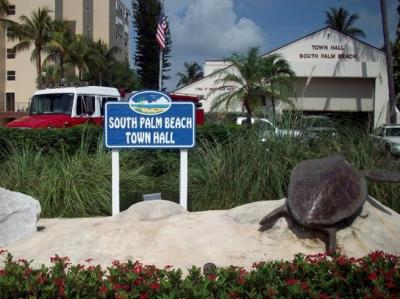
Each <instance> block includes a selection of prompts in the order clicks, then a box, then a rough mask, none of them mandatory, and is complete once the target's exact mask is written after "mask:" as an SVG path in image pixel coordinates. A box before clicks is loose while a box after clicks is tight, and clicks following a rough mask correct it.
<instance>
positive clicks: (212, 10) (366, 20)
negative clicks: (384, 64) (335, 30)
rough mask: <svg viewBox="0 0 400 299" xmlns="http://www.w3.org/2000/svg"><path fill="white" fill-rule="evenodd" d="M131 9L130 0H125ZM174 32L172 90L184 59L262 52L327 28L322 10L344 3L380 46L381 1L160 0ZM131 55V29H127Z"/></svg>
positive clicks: (392, 23)
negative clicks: (129, 30) (129, 37)
mask: <svg viewBox="0 0 400 299" xmlns="http://www.w3.org/2000/svg"><path fill="white" fill-rule="evenodd" d="M123 1H124V2H125V4H126V5H127V7H129V8H131V5H130V2H131V0H123ZM399 3H400V2H399V1H398V0H386V5H387V14H388V20H389V33H390V37H391V39H392V40H394V39H395V38H396V28H397V22H398V20H399V16H398V13H397V11H396V9H397V5H398V4H399ZM164 6H165V14H166V16H167V17H168V20H169V26H170V27H169V30H170V32H171V36H172V50H171V58H170V62H171V72H169V75H170V76H171V79H170V80H168V81H167V82H165V86H166V87H167V89H168V90H169V91H172V90H174V89H176V84H177V82H178V80H179V79H178V77H177V76H176V73H177V72H183V71H184V67H183V63H184V62H185V61H187V62H193V61H195V62H197V63H198V64H199V65H201V66H203V63H204V61H205V60H207V59H223V58H226V57H228V56H230V54H232V53H233V52H245V51H246V50H247V49H248V48H249V47H254V46H256V47H260V52H261V53H265V52H268V51H270V50H273V49H275V48H278V47H280V46H283V45H285V44H288V43H290V42H292V41H295V40H296V39H299V38H301V37H303V36H306V35H308V34H310V33H313V32H315V31H317V30H319V29H321V28H323V27H325V26H326V25H325V20H326V14H325V11H326V10H329V8H330V7H335V8H339V7H340V6H342V7H343V8H345V9H347V10H348V11H349V12H350V13H351V14H357V15H358V16H359V19H358V20H357V21H356V23H355V25H356V27H358V28H360V29H362V30H363V31H364V33H365V34H366V38H361V40H362V41H364V42H366V43H368V44H370V45H372V46H375V47H378V48H380V47H382V45H383V33H382V24H381V13H380V0H164ZM131 35H132V38H131V45H130V46H131V51H130V52H131V54H130V56H131V57H132V56H133V55H134V49H135V44H134V38H133V36H134V32H133V30H132V32H131Z"/></svg>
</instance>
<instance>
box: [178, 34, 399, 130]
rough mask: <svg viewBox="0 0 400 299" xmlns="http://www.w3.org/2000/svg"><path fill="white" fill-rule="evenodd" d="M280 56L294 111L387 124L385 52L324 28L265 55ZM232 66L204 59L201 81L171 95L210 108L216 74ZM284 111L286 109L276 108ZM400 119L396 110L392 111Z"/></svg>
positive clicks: (387, 96) (206, 108) (213, 96)
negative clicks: (289, 77) (290, 75)
mask: <svg viewBox="0 0 400 299" xmlns="http://www.w3.org/2000/svg"><path fill="white" fill-rule="evenodd" d="M273 53H279V54H281V55H282V56H283V57H284V58H285V59H286V60H287V61H288V62H289V63H290V66H291V67H292V69H293V71H294V72H295V74H296V79H295V94H296V97H295V98H293V100H294V103H295V106H296V109H298V110H301V111H304V112H307V113H357V114H358V115H359V116H360V115H361V116H362V117H363V118H364V117H365V119H368V118H371V119H373V122H374V126H378V125H379V124H382V123H386V118H387V108H388V102H389V91H388V80H387V73H386V60H385V54H384V52H382V51H381V50H379V49H377V48H375V47H373V46H371V45H368V44H366V43H364V42H362V41H360V40H358V39H355V38H353V37H350V36H348V35H346V34H343V33H341V32H338V31H336V30H334V29H333V28H330V27H326V28H323V29H321V30H319V31H317V32H315V33H312V34H310V35H307V36H305V37H303V38H301V39H299V40H296V41H294V42H292V43H290V44H288V45H285V46H283V47H280V48H278V49H276V50H273V51H271V52H268V53H266V54H265V55H263V56H267V55H270V54H273ZM222 68H228V69H229V68H232V71H234V70H233V67H230V66H229V65H228V64H226V62H224V61H223V60H219V61H218V60H212V61H206V62H205V64H204V78H203V79H201V80H199V81H197V82H195V83H193V84H191V85H189V86H185V87H183V88H180V89H178V90H175V91H174V92H175V93H186V94H193V95H200V96H203V97H204V98H205V101H203V107H204V110H205V111H206V112H208V111H209V110H210V107H211V103H212V101H213V99H214V98H215V97H216V95H217V94H218V93H213V94H210V91H211V90H213V89H214V88H216V87H219V86H217V84H216V83H215V80H216V79H217V78H218V70H220V69H222ZM278 109H280V110H281V111H282V110H285V106H283V105H280V107H279V108H278ZM396 113H397V118H398V120H399V111H398V110H396Z"/></svg>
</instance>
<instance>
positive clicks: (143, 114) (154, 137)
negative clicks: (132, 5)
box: [104, 91, 196, 215]
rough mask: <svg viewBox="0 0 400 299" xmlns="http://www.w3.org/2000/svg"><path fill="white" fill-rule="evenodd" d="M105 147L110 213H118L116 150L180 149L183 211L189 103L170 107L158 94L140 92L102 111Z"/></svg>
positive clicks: (191, 137) (191, 136) (190, 140)
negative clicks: (109, 169)
mask: <svg viewBox="0 0 400 299" xmlns="http://www.w3.org/2000/svg"><path fill="white" fill-rule="evenodd" d="M104 126H105V131H104V132H105V146H106V147H107V148H109V149H112V203H113V207H112V212H113V215H116V214H118V213H119V149H130V148H131V149H161V148H164V149H174V148H175V149H180V151H181V152H180V183H179V187H180V192H179V201H180V204H181V205H182V207H184V208H185V209H187V189H188V188H187V185H188V184H187V179H188V175H187V174H188V149H190V148H193V147H194V146H195V140H196V138H195V127H196V121H195V107H194V105H193V103H184V102H178V103H172V102H171V99H170V98H169V96H168V95H166V94H164V93H162V92H159V91H142V92H139V93H136V94H134V95H133V96H132V97H131V98H130V99H129V102H109V103H107V104H106V108H105V121H104Z"/></svg>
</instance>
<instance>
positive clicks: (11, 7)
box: [7, 5, 15, 16]
mask: <svg viewBox="0 0 400 299" xmlns="http://www.w3.org/2000/svg"><path fill="white" fill-rule="evenodd" d="M7 14H8V15H9V16H13V15H15V5H9V6H8V12H7Z"/></svg>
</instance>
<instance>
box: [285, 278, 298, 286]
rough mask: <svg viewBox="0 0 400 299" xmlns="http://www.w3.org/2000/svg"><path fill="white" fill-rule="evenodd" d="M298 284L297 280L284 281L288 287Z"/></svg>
mask: <svg viewBox="0 0 400 299" xmlns="http://www.w3.org/2000/svg"><path fill="white" fill-rule="evenodd" d="M298 283H299V280H298V279H295V278H289V279H286V284H287V285H289V286H293V285H295V284H298Z"/></svg>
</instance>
